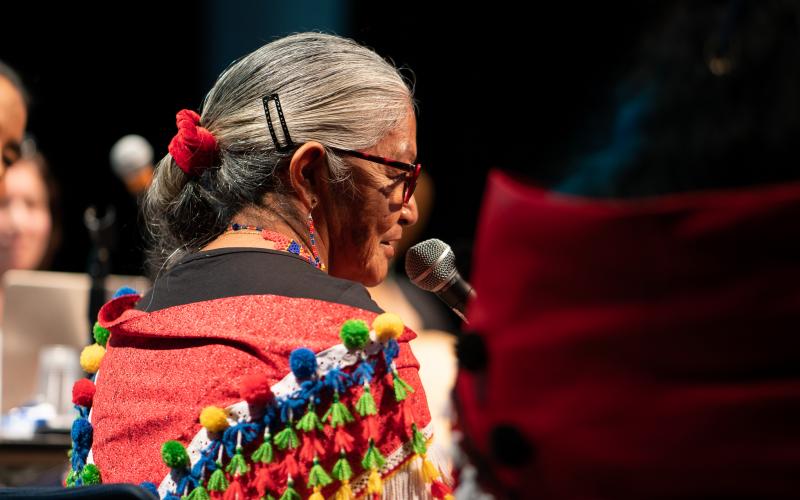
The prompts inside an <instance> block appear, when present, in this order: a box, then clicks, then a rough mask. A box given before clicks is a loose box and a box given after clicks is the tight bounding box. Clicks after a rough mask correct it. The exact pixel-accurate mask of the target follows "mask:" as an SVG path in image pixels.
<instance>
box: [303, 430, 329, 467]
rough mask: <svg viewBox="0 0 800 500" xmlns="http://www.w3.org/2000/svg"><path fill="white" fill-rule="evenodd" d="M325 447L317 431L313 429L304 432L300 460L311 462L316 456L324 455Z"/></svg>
mask: <svg viewBox="0 0 800 500" xmlns="http://www.w3.org/2000/svg"><path fill="white" fill-rule="evenodd" d="M324 454H325V447H324V446H322V443H321V442H320V440H319V438H318V437H317V431H311V432H307V433H305V434H303V446H301V447H300V460H302V461H303V462H311V461H312V460H314V457H317V456H324Z"/></svg>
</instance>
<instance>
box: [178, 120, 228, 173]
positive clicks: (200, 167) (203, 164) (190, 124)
mask: <svg viewBox="0 0 800 500" xmlns="http://www.w3.org/2000/svg"><path fill="white" fill-rule="evenodd" d="M175 123H176V124H177V126H178V133H177V134H175V137H173V138H172V140H171V141H170V143H169V147H168V148H167V149H168V150H169V154H171V155H172V157H173V158H174V159H175V163H177V164H178V166H179V167H180V168H181V170H183V171H184V172H186V175H189V176H192V177H195V176H198V175H200V174H202V173H203V171H204V170H205V169H206V168H208V167H210V166H212V165H213V164H214V163H215V162H216V158H217V139H216V138H215V137H214V134H212V133H211V132H209V131H208V129H206V128H203V127H201V126H200V115H198V114H197V113H195V112H194V111H192V110H190V109H182V110H180V111H178V114H177V115H175Z"/></svg>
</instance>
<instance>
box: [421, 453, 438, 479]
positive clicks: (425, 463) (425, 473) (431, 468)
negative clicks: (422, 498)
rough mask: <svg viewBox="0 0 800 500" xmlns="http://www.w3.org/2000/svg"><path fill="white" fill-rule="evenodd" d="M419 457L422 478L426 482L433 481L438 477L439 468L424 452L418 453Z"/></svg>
mask: <svg viewBox="0 0 800 500" xmlns="http://www.w3.org/2000/svg"><path fill="white" fill-rule="evenodd" d="M420 457H421V458H422V479H423V480H424V481H425V482H426V483H433V482H434V481H436V480H437V479H439V476H440V474H439V469H437V468H436V466H435V465H433V463H431V461H430V460H428V457H427V456H425V455H424V454H423V455H420Z"/></svg>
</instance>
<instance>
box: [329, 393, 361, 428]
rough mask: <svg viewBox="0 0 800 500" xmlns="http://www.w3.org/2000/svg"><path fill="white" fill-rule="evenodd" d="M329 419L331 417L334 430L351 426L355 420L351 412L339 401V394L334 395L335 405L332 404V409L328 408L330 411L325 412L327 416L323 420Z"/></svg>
mask: <svg viewBox="0 0 800 500" xmlns="http://www.w3.org/2000/svg"><path fill="white" fill-rule="evenodd" d="M328 417H330V419H331V426H332V427H334V428H336V427H340V426H343V425H345V424H349V423H350V422H352V421H354V420H355V418H353V414H352V413H350V410H348V409H347V407H346V406H345V405H344V403H342V402H341V401H339V393H338V392H335V393H333V403H331V407H330V408H328V411H327V412H325V416H324V417H322V418H323V419H324V420H327V419H328Z"/></svg>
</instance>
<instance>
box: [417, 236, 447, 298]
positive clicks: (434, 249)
mask: <svg viewBox="0 0 800 500" xmlns="http://www.w3.org/2000/svg"><path fill="white" fill-rule="evenodd" d="M455 272H456V256H455V254H454V253H453V250H452V249H451V248H450V245H448V244H447V243H445V242H443V241H442V240H437V239H436V238H432V239H430V240H425V241H423V242H421V243H417V244H416V245H414V246H413V247H411V248H410V249H409V250H408V252H407V253H406V274H407V275H408V278H409V279H410V280H411V282H412V283H414V284H415V285H417V286H418V287H420V288H422V289H423V290H427V291H429V292H432V291H436V290H437V289H438V288H439V287H441V286H442V285H444V284H445V283H447V282H448V281H450V279H451V278H452V277H453V274H455Z"/></svg>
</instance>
